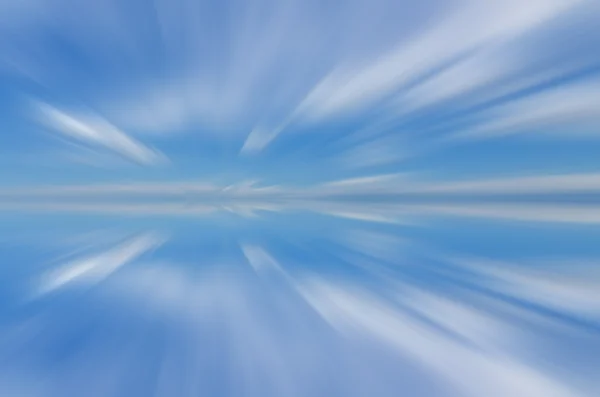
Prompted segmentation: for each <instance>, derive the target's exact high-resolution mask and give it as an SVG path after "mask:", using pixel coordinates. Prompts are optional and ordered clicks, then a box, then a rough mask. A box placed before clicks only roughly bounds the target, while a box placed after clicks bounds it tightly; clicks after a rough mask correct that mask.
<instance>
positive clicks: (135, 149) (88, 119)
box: [37, 103, 164, 165]
mask: <svg viewBox="0 0 600 397" xmlns="http://www.w3.org/2000/svg"><path fill="white" fill-rule="evenodd" d="M37 110H38V112H39V116H40V118H41V121H42V122H43V123H44V124H45V125H47V126H48V127H50V128H52V129H53V130H54V131H57V132H59V133H61V134H63V135H65V136H67V137H70V138H72V139H75V140H77V141H80V142H83V143H86V144H88V145H90V144H91V145H97V146H100V147H103V148H106V149H109V150H111V151H113V152H116V153H118V154H120V155H122V156H124V157H126V158H128V159H130V160H133V161H135V162H138V163H140V164H145V165H153V164H158V163H160V162H162V161H163V160H164V157H163V156H162V155H160V154H159V153H158V152H156V151H155V150H152V149H150V148H148V147H146V146H144V145H143V144H142V143H141V142H139V141H137V140H135V139H134V138H132V137H130V136H128V135H127V134H126V133H124V132H123V131H121V130H119V129H118V128H117V127H115V126H114V125H112V124H111V123H110V122H108V121H107V120H105V119H103V118H102V117H100V116H98V115H95V114H92V113H83V114H69V113H67V112H63V111H61V110H59V109H56V108H54V107H52V106H50V105H47V104H44V103H38V105H37Z"/></svg>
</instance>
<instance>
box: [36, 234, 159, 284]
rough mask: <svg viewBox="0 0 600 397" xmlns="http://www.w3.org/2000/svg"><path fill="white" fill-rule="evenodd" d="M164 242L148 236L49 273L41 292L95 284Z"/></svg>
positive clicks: (75, 261)
mask: <svg viewBox="0 0 600 397" xmlns="http://www.w3.org/2000/svg"><path fill="white" fill-rule="evenodd" d="M161 243H162V239H161V238H159V237H158V236H156V235H153V234H145V235H141V236H139V237H136V238H133V239H131V240H129V241H127V242H124V243H123V244H121V245H119V246H116V247H114V248H112V249H109V250H106V251H104V252H102V253H99V254H96V255H92V256H89V257H87V258H83V259H78V260H74V261H71V262H69V263H67V264H65V265H64V266H61V267H60V268H59V269H57V270H55V271H52V272H50V273H49V274H47V275H46V277H44V280H43V282H42V285H41V287H40V292H41V293H47V292H51V291H53V290H56V289H59V288H61V287H64V286H65V285H67V284H72V283H77V284H95V283H97V282H99V281H101V280H103V279H105V278H106V277H108V276H109V275H110V274H111V273H113V272H115V271H116V270H118V269H119V268H120V267H122V266H123V265H125V264H126V263H128V262H131V261H132V260H134V259H135V258H137V257H139V256H140V255H142V254H143V253H144V252H146V251H148V250H150V249H152V248H155V247H157V246H158V245H160V244H161Z"/></svg>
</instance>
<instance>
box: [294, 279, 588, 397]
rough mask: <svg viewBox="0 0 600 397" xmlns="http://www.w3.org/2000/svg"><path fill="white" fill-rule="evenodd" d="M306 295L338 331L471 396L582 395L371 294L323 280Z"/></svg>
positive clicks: (312, 285)
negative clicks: (389, 351)
mask: <svg viewBox="0 0 600 397" xmlns="http://www.w3.org/2000/svg"><path fill="white" fill-rule="evenodd" d="M304 294H305V296H306V298H307V299H308V301H309V302H310V303H311V304H312V305H313V306H314V307H315V309H316V310H317V311H318V312H319V313H321V314H322V315H323V316H324V318H325V319H326V320H327V321H329V322H330V323H331V324H332V325H334V326H335V327H337V328H338V329H340V330H342V331H344V332H345V333H347V334H348V333H349V334H356V333H357V332H361V331H362V332H367V333H369V334H370V335H373V336H374V337H376V338H378V339H380V340H382V341H384V342H385V343H388V344H389V345H390V346H391V347H393V348H396V349H398V350H399V352H401V353H402V354H406V355H408V356H409V357H411V358H412V359H414V360H417V361H419V362H420V363H422V364H423V365H425V366H426V367H427V368H428V369H429V370H431V371H434V372H435V373H436V374H438V375H440V376H441V377H443V378H445V379H447V380H448V381H450V382H451V383H452V384H453V385H454V386H455V387H457V388H458V390H460V391H461V392H462V393H466V395H468V396H473V397H479V396H482V395H486V396H498V397H504V396H509V395H510V396H515V397H516V396H523V397H531V396H540V397H541V396H545V397H547V396H553V397H554V396H555V397H559V396H565V397H566V396H579V395H581V394H579V393H577V392H576V391H575V390H572V389H570V388H569V387H568V386H566V385H563V384H561V383H560V382H558V381H555V380H554V379H552V378H551V377H548V376H545V375H544V374H542V373H539V372H537V371H536V370H534V369H532V368H529V367H528V366H526V365H524V364H522V363H520V362H518V361H515V360H511V359H507V358H506V357H503V356H494V355H489V354H486V353H483V352H481V351H477V350H471V349H469V348H467V347H465V346H462V345H460V344H459V343H456V342H455V341H453V340H452V339H449V338H448V337H446V336H445V335H443V334H442V333H440V332H436V331H435V330H433V329H431V328H429V327H427V326H426V325H425V324H423V323H420V322H419V321H418V320H416V319H414V318H412V317H410V316H408V315H406V314H404V313H402V312H401V311H399V310H395V309H394V307H393V306H391V305H389V304H385V303H384V302H383V301H380V300H378V299H376V298H375V297H373V296H370V295H367V294H366V293H361V292H360V291H356V290H351V289H346V288H344V287H340V286H336V285H333V284H330V283H326V282H322V281H318V282H311V283H308V284H307V285H306V286H305V287H304ZM470 332H472V331H470ZM477 332H479V331H477Z"/></svg>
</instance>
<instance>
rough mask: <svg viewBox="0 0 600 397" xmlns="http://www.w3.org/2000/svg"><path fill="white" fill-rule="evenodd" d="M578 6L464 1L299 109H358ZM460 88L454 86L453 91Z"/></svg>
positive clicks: (341, 73) (339, 75)
mask: <svg viewBox="0 0 600 397" xmlns="http://www.w3.org/2000/svg"><path fill="white" fill-rule="evenodd" d="M577 3H578V0H533V1H528V2H525V3H524V2H521V1H517V0H510V1H498V0H488V1H463V2H462V6H458V7H457V8H456V9H455V10H454V12H451V13H449V15H448V16H447V18H446V19H445V20H444V21H442V22H441V23H439V24H436V25H435V27H433V28H431V29H430V30H425V31H423V32H422V33H421V34H420V35H417V37H416V38H415V39H413V40H412V41H410V42H408V43H406V44H403V45H401V46H400V47H399V48H398V49H396V50H395V51H392V52H390V53H388V54H387V55H386V56H384V57H382V58H380V59H378V60H376V61H375V62H373V63H371V64H370V65H368V66H367V67H364V68H353V67H351V66H350V67H345V68H342V67H340V68H339V69H338V70H336V71H334V72H333V73H331V74H330V75H329V76H328V77H327V78H326V79H324V80H323V81H322V82H321V83H320V84H319V85H318V86H317V87H315V89H314V90H313V91H312V93H311V94H310V95H309V96H308V97H307V98H306V100H305V101H304V103H303V104H302V106H301V107H302V109H303V110H304V111H306V112H307V113H308V115H309V116H312V117H320V116H327V115H334V114H339V113H347V112H351V111H353V110H357V109H361V108H363V107H365V106H368V105H370V104H373V103H375V102H376V101H377V100H380V99H383V98H384V97H385V95H388V94H390V93H392V92H393V91H394V90H397V89H398V88H399V87H401V86H402V85H403V84H406V83H408V82H410V81H411V80H412V79H415V78H416V77H418V75H419V74H421V73H424V72H426V71H427V70H429V69H431V68H433V67H435V66H439V65H440V64H442V63H443V62H447V61H449V60H451V58H452V57H456V56H460V55H463V54H464V53H465V52H467V51H470V50H474V49H476V48H477V47H480V46H495V45H497V44H499V43H503V42H505V41H507V40H509V39H513V38H515V37H518V36H519V35H520V34H522V33H524V32H526V31H528V30H530V29H533V28H535V27H537V26H539V25H540V24H541V23H543V22H545V21H546V20H548V19H550V18H552V17H554V16H556V15H558V14H559V13H560V12H562V11H564V10H565V9H567V8H569V7H571V6H574V5H575V4H577ZM488 66H489V65H488ZM490 73H491V74H493V72H490ZM480 74H481V80H486V79H487V77H485V76H486V75H487V72H482V73H480ZM465 88H466V87H461V86H458V87H457V88H455V89H453V91H456V90H463V89H465Z"/></svg>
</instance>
